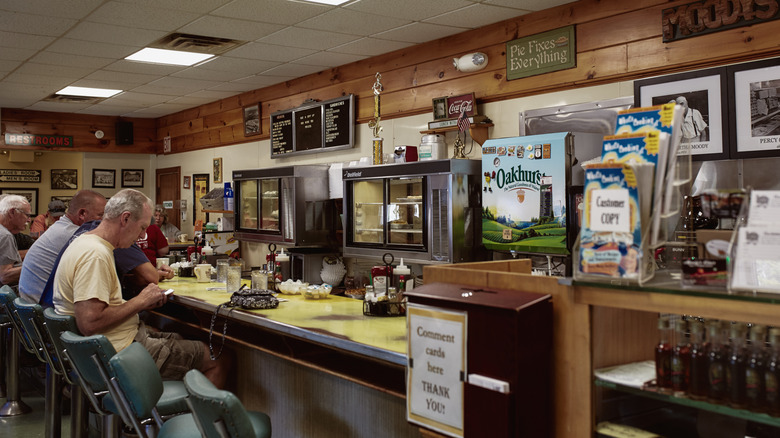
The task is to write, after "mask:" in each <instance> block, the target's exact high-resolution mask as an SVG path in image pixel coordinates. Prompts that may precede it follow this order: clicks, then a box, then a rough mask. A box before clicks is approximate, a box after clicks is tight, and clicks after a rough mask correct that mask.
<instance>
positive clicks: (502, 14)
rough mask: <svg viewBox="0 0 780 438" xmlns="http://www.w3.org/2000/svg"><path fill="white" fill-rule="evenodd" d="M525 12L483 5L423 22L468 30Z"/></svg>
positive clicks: (524, 12) (462, 9)
mask: <svg viewBox="0 0 780 438" xmlns="http://www.w3.org/2000/svg"><path fill="white" fill-rule="evenodd" d="M526 13H527V11H523V10H520V9H510V8H504V7H500V6H491V5H485V4H479V5H473V6H467V7H465V8H461V9H458V10H457V11H453V12H448V13H446V14H442V15H439V16H437V17H433V18H428V19H426V20H424V21H425V22H426V23H433V24H442V25H445V26H458V27H463V28H469V29H476V28H478V27H482V26H487V25H488V24H491V23H497V22H499V21H503V20H508V19H510V18H513V17H518V16H520V15H525V14H526Z"/></svg>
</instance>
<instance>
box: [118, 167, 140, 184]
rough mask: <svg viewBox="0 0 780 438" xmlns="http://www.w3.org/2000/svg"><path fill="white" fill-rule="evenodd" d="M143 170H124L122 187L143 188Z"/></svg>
mask: <svg viewBox="0 0 780 438" xmlns="http://www.w3.org/2000/svg"><path fill="white" fill-rule="evenodd" d="M143 186H144V170H143V169H122V187H123V188H124V187H143Z"/></svg>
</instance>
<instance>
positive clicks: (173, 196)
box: [155, 166, 181, 229]
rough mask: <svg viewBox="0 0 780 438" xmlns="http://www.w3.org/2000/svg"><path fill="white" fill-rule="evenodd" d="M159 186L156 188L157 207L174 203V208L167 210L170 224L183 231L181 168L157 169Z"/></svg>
mask: <svg viewBox="0 0 780 438" xmlns="http://www.w3.org/2000/svg"><path fill="white" fill-rule="evenodd" d="M156 181H157V186H156V188H155V205H157V206H161V205H163V202H165V201H173V208H172V209H166V210H165V211H166V212H167V213H168V222H170V223H172V224H173V225H176V228H178V229H181V210H180V209H179V200H180V199H181V167H180V166H177V167H167V168H165V169H157V179H156Z"/></svg>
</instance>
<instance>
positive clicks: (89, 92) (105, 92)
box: [55, 87, 122, 97]
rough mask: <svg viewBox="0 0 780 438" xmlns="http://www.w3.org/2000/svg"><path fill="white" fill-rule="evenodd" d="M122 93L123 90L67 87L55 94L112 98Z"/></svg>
mask: <svg viewBox="0 0 780 438" xmlns="http://www.w3.org/2000/svg"><path fill="white" fill-rule="evenodd" d="M121 92H122V90H111V89H108V88H88V87H65V88H63V89H62V90H60V91H58V92H57V93H55V94H62V95H66V96H88V97H111V96H113V95H115V94H119V93H121Z"/></svg>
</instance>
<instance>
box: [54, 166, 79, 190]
mask: <svg viewBox="0 0 780 438" xmlns="http://www.w3.org/2000/svg"><path fill="white" fill-rule="evenodd" d="M78 175H79V171H78V169H52V170H51V189H52V190H76V189H77V188H79V181H78Z"/></svg>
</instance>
